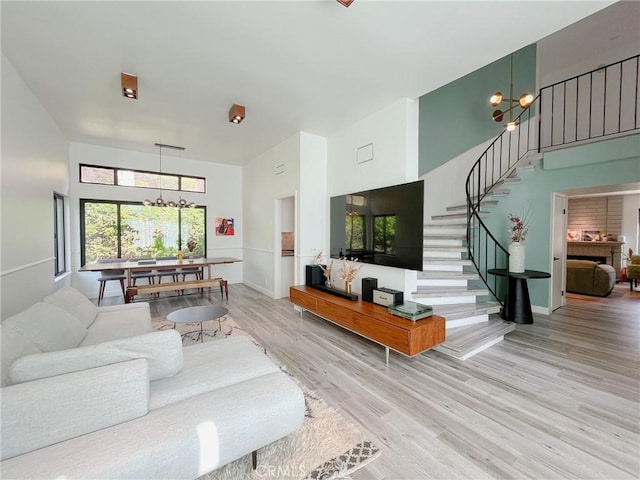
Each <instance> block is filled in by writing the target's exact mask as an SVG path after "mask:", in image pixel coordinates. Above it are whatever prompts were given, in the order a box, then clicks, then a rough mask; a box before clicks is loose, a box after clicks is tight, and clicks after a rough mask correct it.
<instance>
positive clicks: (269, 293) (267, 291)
mask: <svg viewBox="0 0 640 480" xmlns="http://www.w3.org/2000/svg"><path fill="white" fill-rule="evenodd" d="M242 283H243V284H244V285H246V286H247V287H249V288H252V289H254V290H257V291H259V292H260V293H264V294H265V295H266V296H267V297H271V298H274V294H273V292H271V291H269V290H267V289H266V288H264V287H261V286H259V285H256V284H254V283H252V282H247V281H246V280H245V281H243V282H242Z"/></svg>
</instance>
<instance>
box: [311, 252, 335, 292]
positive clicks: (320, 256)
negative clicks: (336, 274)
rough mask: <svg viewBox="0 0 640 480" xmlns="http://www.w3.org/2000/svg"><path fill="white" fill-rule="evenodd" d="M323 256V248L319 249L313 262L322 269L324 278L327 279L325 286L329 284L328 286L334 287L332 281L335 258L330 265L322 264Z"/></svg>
mask: <svg viewBox="0 0 640 480" xmlns="http://www.w3.org/2000/svg"><path fill="white" fill-rule="evenodd" d="M323 257H324V253H322V250H318V252H317V253H316V258H315V260H314V262H313V263H315V264H316V265H317V266H318V267H320V269H321V270H322V273H323V274H324V278H325V279H326V280H325V282H324V284H325V286H327V287H328V288H332V287H333V285H332V283H331V273H332V272H333V260H331V263H329V265H326V266H325V265H323V264H322V259H323Z"/></svg>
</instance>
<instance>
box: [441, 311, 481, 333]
mask: <svg viewBox="0 0 640 480" xmlns="http://www.w3.org/2000/svg"><path fill="white" fill-rule="evenodd" d="M488 321H489V315H487V314H483V315H475V316H473V317H466V318H458V319H456V320H447V322H446V323H445V328H446V329H447V330H448V329H450V328H457V327H465V326H467V325H475V324H476V323H483V322H488Z"/></svg>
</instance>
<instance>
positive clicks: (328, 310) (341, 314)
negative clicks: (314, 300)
mask: <svg viewBox="0 0 640 480" xmlns="http://www.w3.org/2000/svg"><path fill="white" fill-rule="evenodd" d="M316 312H317V314H318V315H321V316H323V317H325V318H328V319H330V320H331V321H333V322H335V323H337V324H339V325H342V326H343V327H345V328H348V329H349V330H352V331H354V332H355V333H358V334H359V335H362V336H364V337H367V338H370V339H371V340H374V341H376V342H378V343H381V344H382V345H387V346H388V347H391V348H393V349H394V350H397V351H399V352H402V353H405V354H407V355H408V354H409V332H408V331H407V330H403V329H401V328H398V327H396V326H394V325H389V324H388V323H385V322H383V321H380V320H377V319H376V318H374V317H371V316H368V315H363V314H361V313H358V312H354V311H351V310H345V309H344V308H341V307H340V306H339V305H335V304H334V303H331V302H327V301H325V300H322V299H318V308H317V310H316Z"/></svg>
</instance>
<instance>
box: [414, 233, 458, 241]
mask: <svg viewBox="0 0 640 480" xmlns="http://www.w3.org/2000/svg"><path fill="white" fill-rule="evenodd" d="M423 238H424V239H430V240H465V239H466V238H467V234H466V232H465V233H429V234H426V235H423Z"/></svg>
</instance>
